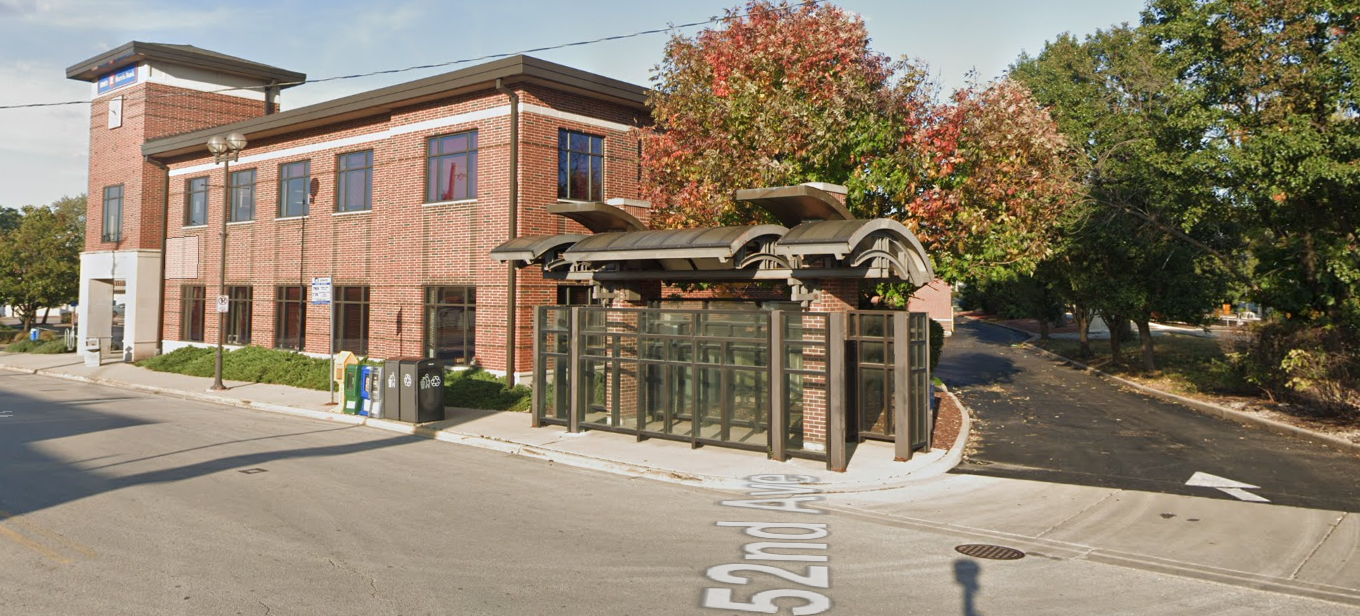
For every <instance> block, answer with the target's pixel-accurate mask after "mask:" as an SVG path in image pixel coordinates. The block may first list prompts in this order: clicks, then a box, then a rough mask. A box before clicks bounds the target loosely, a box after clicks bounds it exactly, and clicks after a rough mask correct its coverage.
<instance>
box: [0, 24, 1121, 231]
mask: <svg viewBox="0 0 1360 616" xmlns="http://www.w3.org/2000/svg"><path fill="white" fill-rule="evenodd" d="M738 1H739V0H725V1H719V0H689V1H687V2H646V1H639V0H575V1H574V2H562V1H561V0H555V1H547V0H500V1H495V2H470V1H465V0H383V1H380V2H372V1H368V2H357V1H351V0H328V1H327V2H317V1H315V0H312V1H306V0H236V1H234V2H200V1H197V0H0V106H3V105H14V104H23V103H34V102H53V101H88V100H89V99H90V94H91V92H90V86H89V84H88V83H85V82H81V81H71V80H68V79H66V78H65V74H66V72H65V70H66V67H68V66H71V65H73V64H76V63H78V62H81V61H83V60H86V59H89V58H92V57H94V56H96V55H99V54H100V53H103V52H105V51H108V50H109V49H113V48H115V47H118V46H120V45H122V44H124V43H127V42H129V41H134V40H136V41H145V42H157V43H177V44H189V45H195V46H197V47H202V48H204V49H210V50H213V51H217V52H221V53H225V54H229V55H234V56H238V57H241V58H245V59H247V60H252V61H255V62H261V63H264V64H270V65H273V66H277V67H281V68H285V69H289V70H294V71H299V72H303V73H306V74H307V76H308V77H309V78H322V77H330V76H336V75H349V74H355V73H366V72H370V71H377V70H384V69H393V68H402V67H408V66H416V65H422V64H432V63H438V62H449V61H454V60H461V59H468V58H475V57H478V56H483V55H489V54H500V53H513V52H518V51H523V50H527V49H532V48H535V47H545V46H551V45H557V44H562V43H570V42H575V41H585V40H592V39H597V38H601V37H606V36H612V35H619V34H628V33H633V32H639V31H643V30H652V29H657V28H666V27H668V26H672V25H676V24H685V23H690V22H698V21H703V20H706V19H709V18H711V17H715V16H720V15H722V14H723V11H724V9H726V8H731V7H735V6H737V3H738ZM834 4H836V5H838V6H840V7H841V8H843V9H845V10H848V11H851V12H853V13H856V14H858V15H860V16H861V17H863V18H864V20H865V23H866V25H867V27H868V29H869V34H870V36H871V37H872V39H873V41H872V43H871V45H872V47H873V49H874V50H876V51H879V52H881V53H885V54H888V55H890V56H892V57H894V58H898V57H904V56H905V57H910V58H914V59H918V60H923V61H924V62H925V63H926V64H927V65H929V67H930V70H931V73H932V75H933V77H934V78H935V80H936V81H937V82H938V83H939V84H940V85H941V86H943V87H944V88H945V90H946V91H949V90H952V89H954V88H958V87H962V86H963V85H965V84H966V83H967V79H968V75H969V73H970V72H974V73H975V74H976V76H977V77H978V78H979V79H981V80H983V81H986V80H990V79H993V78H996V77H1000V76H1002V75H1003V74H1004V73H1005V70H1006V68H1007V67H1008V66H1009V65H1010V64H1011V63H1012V62H1014V61H1015V59H1016V58H1017V57H1018V56H1019V55H1020V53H1021V52H1022V51H1027V52H1029V53H1037V52H1039V51H1040V50H1042V49H1043V46H1044V43H1045V42H1046V41H1050V40H1053V39H1054V38H1055V37H1057V35H1059V34H1061V33H1063V32H1070V33H1072V34H1075V35H1077V36H1084V35H1086V34H1090V33H1093V32H1095V31H1096V30H1097V29H1102V28H1107V27H1109V26H1112V25H1116V24H1120V23H1124V22H1129V23H1136V22H1137V21H1138V14H1139V11H1140V10H1141V9H1142V8H1143V5H1144V0H952V1H950V2H941V1H940V0H836V1H835V2H834ZM698 30H699V28H684V29H679V30H676V32H678V33H680V34H684V35H693V34H694V33H695V32H697V31H698ZM667 39H668V35H667V34H652V35H646V36H640V37H636V38H631V39H626V40H621V41H610V42H603V43H597V44H592V45H585V46H579V47H571V48H567V49H562V50H554V51H546V52H537V53H533V54H530V55H534V56H536V57H539V58H542V59H544V60H550V61H553V62H558V63H561V64H566V65H568V66H572V67H575V68H579V69H582V70H586V71H590V72H593V73H599V74H601V75H605V76H608V77H613V78H615V79H621V80H623V81H627V82H631V83H635V84H638V85H643V86H647V85H650V84H651V75H652V69H653V68H654V67H655V66H656V65H657V64H658V63H659V62H660V60H661V55H662V51H663V47H664V46H665V43H666V40H667ZM463 66H468V65H466V64H464V65H455V66H451V67H448V68H444V69H436V70H423V71H411V72H405V73H400V74H398V75H386V76H376V77H369V78H364V79H351V80H341V81H333V82H327V83H317V84H306V85H302V86H297V87H294V88H291V89H288V90H285V91H284V94H283V96H282V99H281V101H280V102H281V103H282V104H283V108H284V109H294V108H297V107H300V106H304V105H308V104H312V103H317V102H321V101H325V100H330V99H333V98H337V97H340V96H346V95H349V94H355V93H358V92H364V91H367V90H372V89H375V88H380V87H383V86H387V85H392V84H394V83H400V82H404V81H410V80H413V79H419V78H422V77H428V76H430V75H434V74H439V73H442V72H448V71H451V70H456V69H458V68H461V67H463ZM89 113H90V110H89V106H88V104H80V105H71V106H64V107H48V108H38V109H18V110H3V109H0V206H6V207H17V206H21V205H28V204H45V203H50V202H52V201H54V200H56V199H58V198H60V197H62V196H66V195H76V194H80V193H83V192H85V191H86V190H87V183H88V166H89V126H90V118H89Z"/></svg>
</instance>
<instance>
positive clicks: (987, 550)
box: [954, 543, 1025, 560]
mask: <svg viewBox="0 0 1360 616" xmlns="http://www.w3.org/2000/svg"><path fill="white" fill-rule="evenodd" d="M954 551H955V552H958V553H960V554H963V555H964V556H972V557H973V558H986V559H990V560H1019V559H1021V558H1024V557H1025V553H1024V552H1021V551H1020V550H1017V549H1015V548H1008V547H1005V546H1000V545H987V544H985V543H969V544H967V545H961V546H958V547H956V548H954Z"/></svg>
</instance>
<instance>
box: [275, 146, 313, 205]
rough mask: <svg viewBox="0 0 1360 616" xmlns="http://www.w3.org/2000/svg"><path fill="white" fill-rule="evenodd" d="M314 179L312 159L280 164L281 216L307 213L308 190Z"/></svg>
mask: <svg viewBox="0 0 1360 616" xmlns="http://www.w3.org/2000/svg"><path fill="white" fill-rule="evenodd" d="M311 180H312V161H310V160H300V161H298V162H295V163H286V164H282V165H279V218H292V217H295V216H306V215H307V190H308V184H310V183H311Z"/></svg>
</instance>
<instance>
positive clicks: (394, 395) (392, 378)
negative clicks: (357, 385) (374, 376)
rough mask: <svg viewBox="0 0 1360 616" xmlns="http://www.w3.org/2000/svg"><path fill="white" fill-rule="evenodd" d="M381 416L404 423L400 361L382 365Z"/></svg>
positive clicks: (390, 361)
mask: <svg viewBox="0 0 1360 616" xmlns="http://www.w3.org/2000/svg"><path fill="white" fill-rule="evenodd" d="M382 390H383V393H382V399H383V404H382V407H383V408H382V416H383V417H384V418H386V419H391V420H394V421H406V418H405V417H403V416H402V415H403V413H402V410H401V409H402V406H401V360H400V359H389V360H387V361H386V362H384V363H383V383H382Z"/></svg>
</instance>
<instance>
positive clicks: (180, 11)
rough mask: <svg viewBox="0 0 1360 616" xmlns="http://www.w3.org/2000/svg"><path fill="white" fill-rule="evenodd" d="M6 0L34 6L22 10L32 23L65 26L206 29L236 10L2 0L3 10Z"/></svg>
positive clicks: (92, 0) (112, 1) (134, 2)
mask: <svg viewBox="0 0 1360 616" xmlns="http://www.w3.org/2000/svg"><path fill="white" fill-rule="evenodd" d="M6 2H8V3H13V4H16V5H18V6H20V7H23V6H28V7H30V8H29V9H28V10H25V11H20V12H19V17H20V19H21V20H22V21H24V22H26V23H28V24H29V25H33V26H45V27H52V28H61V29H65V30H102V31H109V30H139V31H148V30H191V29H204V28H212V27H217V26H220V24H222V23H224V22H225V20H227V19H229V18H231V17H232V16H233V14H234V11H233V9H232V8H231V7H230V6H229V5H225V4H218V3H213V4H208V5H194V4H192V3H161V2H147V1H144V0H0V14H3V6H4V5H3V3H6ZM186 5H187V6H186Z"/></svg>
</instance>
